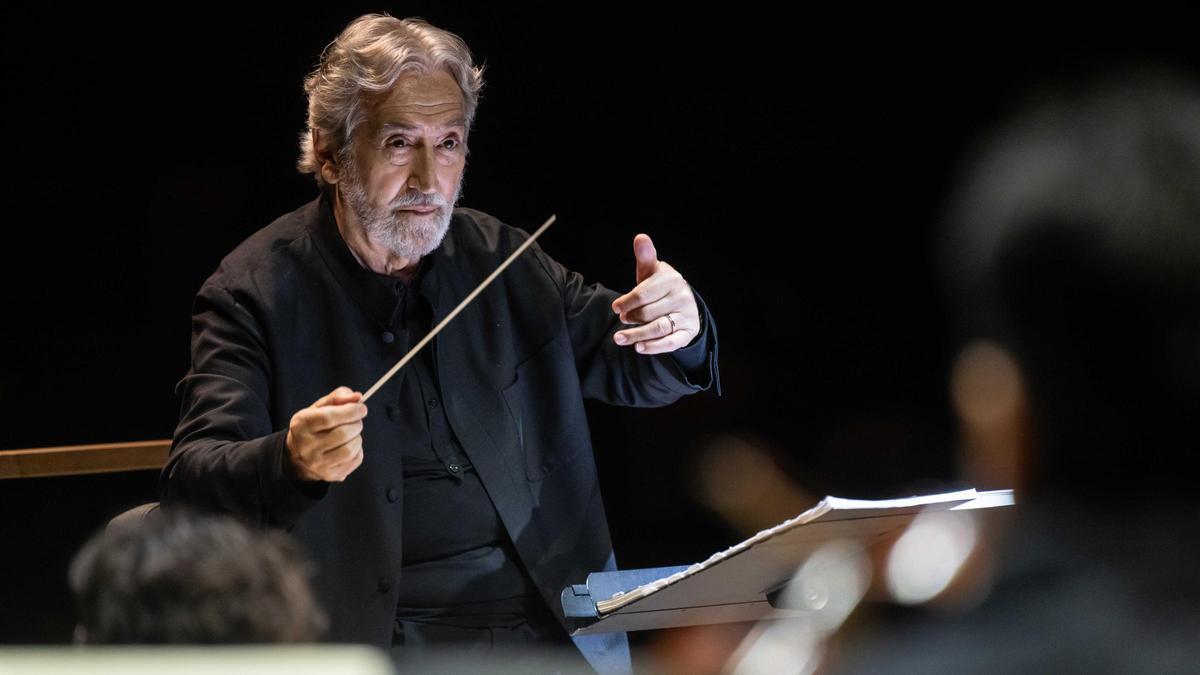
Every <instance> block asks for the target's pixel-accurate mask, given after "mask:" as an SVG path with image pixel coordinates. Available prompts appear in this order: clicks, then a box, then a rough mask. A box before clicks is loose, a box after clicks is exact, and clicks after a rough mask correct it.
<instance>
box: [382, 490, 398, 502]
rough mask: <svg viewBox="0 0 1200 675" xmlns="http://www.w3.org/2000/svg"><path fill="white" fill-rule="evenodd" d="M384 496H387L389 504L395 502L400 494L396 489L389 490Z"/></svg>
mask: <svg viewBox="0 0 1200 675" xmlns="http://www.w3.org/2000/svg"><path fill="white" fill-rule="evenodd" d="M384 494H385V495H387V500H388V501H389V502H395V501H396V499H397V498H398V497H399V496H400V492H399V491H398V490H396V488H388V489H387V490H386V491H385V492H384Z"/></svg>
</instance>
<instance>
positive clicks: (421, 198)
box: [391, 190, 450, 209]
mask: <svg viewBox="0 0 1200 675" xmlns="http://www.w3.org/2000/svg"><path fill="white" fill-rule="evenodd" d="M449 205H450V202H448V201H446V198H445V197H444V196H443V195H442V193H440V192H432V193H429V194H426V193H423V192H417V191H415V190H414V191H410V192H406V193H404V194H402V195H400V196H399V197H397V198H396V199H394V200H392V203H391V207H392V208H393V209H402V208H405V207H409V206H437V207H443V206H449Z"/></svg>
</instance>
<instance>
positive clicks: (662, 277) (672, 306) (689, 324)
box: [612, 234, 700, 354]
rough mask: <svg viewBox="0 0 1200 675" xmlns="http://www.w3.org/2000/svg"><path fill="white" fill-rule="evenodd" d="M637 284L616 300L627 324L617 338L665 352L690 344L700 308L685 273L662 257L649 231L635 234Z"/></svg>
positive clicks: (647, 350) (646, 350)
mask: <svg viewBox="0 0 1200 675" xmlns="http://www.w3.org/2000/svg"><path fill="white" fill-rule="evenodd" d="M633 257H634V258H636V259H637V285H636V286H634V288H633V290H632V291H629V292H628V293H626V294H625V295H622V296H621V297H619V298H617V299H616V300H614V301H613V304H612V308H613V311H614V312H616V313H617V314H619V315H620V317H621V321H622V322H623V323H627V324H640V325H638V326H636V327H634V328H627V329H625V330H621V331H617V332H616V333H614V334H613V341H614V342H616V343H617V344H619V345H634V348H635V349H637V350H638V352H640V353H642V354H664V353H666V352H673V351H675V350H676V349H679V348H680V347H683V346H685V345H687V344H688V343H689V342H691V341H692V338H694V337H696V335H697V334H698V333H699V332H700V310H699V308H697V307H696V297H695V296H694V295H693V294H692V289H691V287H690V286H688V283H687V281H684V279H683V275H681V274H680V273H679V272H677V271H675V268H674V267H671V266H670V265H668V264H667V263H665V262H662V261H661V260H659V259H658V252H657V251H655V249H654V242H652V241H650V237H649V236H648V235H645V234H639V235H637V236H636V237H634V238H633Z"/></svg>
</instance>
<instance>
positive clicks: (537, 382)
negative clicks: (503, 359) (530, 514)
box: [500, 340, 591, 481]
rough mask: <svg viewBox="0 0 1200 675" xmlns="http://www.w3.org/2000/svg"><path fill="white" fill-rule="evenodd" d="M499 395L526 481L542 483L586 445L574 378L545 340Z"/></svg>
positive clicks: (567, 361) (554, 345)
mask: <svg viewBox="0 0 1200 675" xmlns="http://www.w3.org/2000/svg"><path fill="white" fill-rule="evenodd" d="M500 393H501V395H502V396H503V397H504V402H505V404H506V405H507V406H508V412H509V414H511V415H512V417H513V423H514V424H515V425H516V429H517V441H518V445H519V446H520V448H521V455H522V456H523V458H524V461H525V475H526V477H527V478H528V479H529V480H531V481H537V480H542V479H543V478H545V477H546V476H547V475H549V474H550V473H552V472H553V471H554V470H555V469H557V468H558V467H560V466H562V465H564V464H567V463H568V462H570V461H571V460H573V459H575V458H576V457H578V456H579V455H580V454H581V453H582V452H584V451H585V450H587V449H589V448H590V447H591V440H590V438H589V434H588V427H587V417H586V415H585V413H584V409H583V397H582V394H581V393H580V390H579V376H578V375H577V374H576V372H575V366H574V362H573V360H572V359H571V356H570V354H567V353H565V352H564V351H563V350H562V349H560V348H559V345H558V342H556V341H554V340H550V341H549V342H547V343H546V344H545V345H543V346H542V347H541V348H539V349H538V350H537V351H536V352H534V354H533V355H532V356H530V357H529V358H527V359H525V360H524V361H522V362H521V363H520V364H518V365H517V366H516V369H515V376H514V379H513V381H512V382H511V383H509V384H508V385H507V386H505V387H504V388H503V389H502V390H501V391H500Z"/></svg>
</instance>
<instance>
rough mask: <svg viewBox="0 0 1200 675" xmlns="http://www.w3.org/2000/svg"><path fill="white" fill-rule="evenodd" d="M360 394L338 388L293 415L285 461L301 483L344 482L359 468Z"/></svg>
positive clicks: (362, 407)
mask: <svg viewBox="0 0 1200 675" xmlns="http://www.w3.org/2000/svg"><path fill="white" fill-rule="evenodd" d="M366 416H367V406H366V404H364V403H362V393H360V392H357V391H351V389H350V388H349V387H338V388H337V389H334V390H333V391H331V392H329V393H328V394H326V395H325V396H322V397H321V398H319V399H317V401H316V403H313V404H312V405H310V406H309V407H307V408H305V409H303V410H301V411H299V412H297V413H296V414H295V415H292V421H291V423H290V424H289V425H288V434H287V449H288V459H290V460H291V462H292V467H293V468H294V469H295V472H296V477H297V478H299V479H301V480H324V481H329V482H333V483H338V482H341V481H343V480H346V476H349V475H350V473H351V472H352V471H354V470H355V469H357V468H358V466H359V465H360V464H362V459H363V454H362V429H363V423H362V420H363V418H364V417H366Z"/></svg>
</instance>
